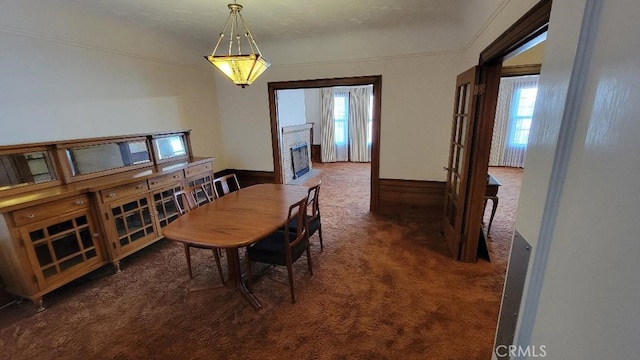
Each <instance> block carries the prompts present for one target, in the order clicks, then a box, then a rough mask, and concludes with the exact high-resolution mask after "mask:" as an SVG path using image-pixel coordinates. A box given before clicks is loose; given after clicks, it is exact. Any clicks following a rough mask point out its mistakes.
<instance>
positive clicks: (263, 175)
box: [215, 169, 276, 187]
mask: <svg viewBox="0 0 640 360" xmlns="http://www.w3.org/2000/svg"><path fill="white" fill-rule="evenodd" d="M232 173H233V174H236V176H237V177H238V182H239V183H240V187H249V186H251V185H256V184H273V183H275V182H276V175H275V173H274V172H273V171H256V170H237V169H224V170H221V171H217V172H216V173H215V177H216V178H218V177H220V176H224V175H227V174H232Z"/></svg>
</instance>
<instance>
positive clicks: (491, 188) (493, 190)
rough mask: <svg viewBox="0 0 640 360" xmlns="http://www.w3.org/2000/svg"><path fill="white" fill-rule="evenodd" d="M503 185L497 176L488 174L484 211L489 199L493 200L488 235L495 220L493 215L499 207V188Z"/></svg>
mask: <svg viewBox="0 0 640 360" xmlns="http://www.w3.org/2000/svg"><path fill="white" fill-rule="evenodd" d="M500 186H502V184H501V183H500V181H498V179H496V178H495V176H493V175H491V174H488V175H487V189H486V191H485V194H484V207H483V213H484V211H485V210H486V209H487V201H488V200H491V201H492V205H491V217H490V218H489V226H488V227H487V236H489V232H490V231H491V223H492V222H493V217H494V216H495V215H496V210H497V209H498V188H499V187H500Z"/></svg>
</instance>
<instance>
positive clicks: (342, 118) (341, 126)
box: [333, 93, 349, 144]
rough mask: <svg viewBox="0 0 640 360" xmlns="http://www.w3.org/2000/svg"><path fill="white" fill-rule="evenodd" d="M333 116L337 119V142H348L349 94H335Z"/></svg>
mask: <svg viewBox="0 0 640 360" xmlns="http://www.w3.org/2000/svg"><path fill="white" fill-rule="evenodd" d="M333 118H334V120H335V131H336V144H346V143H347V140H348V121H349V94H348V93H345V94H340V95H335V96H334V98H333Z"/></svg>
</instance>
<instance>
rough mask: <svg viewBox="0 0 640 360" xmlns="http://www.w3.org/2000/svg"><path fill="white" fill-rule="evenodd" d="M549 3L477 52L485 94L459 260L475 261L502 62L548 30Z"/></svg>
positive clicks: (545, 1)
mask: <svg viewBox="0 0 640 360" xmlns="http://www.w3.org/2000/svg"><path fill="white" fill-rule="evenodd" d="M551 3H552V0H541V1H540V2H539V3H537V4H536V5H535V6H534V7H533V8H531V10H529V11H528V12H527V13H526V14H524V15H523V16H522V17H521V18H520V19H519V20H518V21H516V22H515V23H514V24H513V25H511V26H510V27H509V28H508V29H507V30H506V31H505V32H504V33H502V35H500V36H499V37H498V38H497V39H496V40H494V41H493V42H492V43H491V44H490V45H489V46H487V48H485V49H484V50H483V51H482V52H481V53H480V56H479V60H478V65H479V67H480V83H481V84H484V88H485V92H484V94H482V96H480V98H479V99H478V106H477V107H476V122H475V129H474V131H473V134H474V136H473V142H472V145H471V153H472V156H471V160H470V164H469V166H470V169H469V174H470V175H469V179H468V182H467V187H468V192H467V198H466V201H465V210H466V211H465V222H464V227H463V229H462V249H461V251H460V254H461V258H460V260H462V261H466V262H474V261H476V259H477V253H478V244H479V239H480V232H481V230H482V229H481V226H480V224H481V223H482V216H483V212H484V211H483V210H484V209H483V203H484V195H485V190H486V185H487V172H488V171H489V157H490V153H491V140H492V137H493V124H494V120H495V114H496V106H497V103H498V89H499V87H500V77H501V70H502V60H503V58H504V57H505V56H507V55H509V54H510V53H512V52H513V51H515V50H516V49H518V48H519V47H521V46H522V45H524V44H526V43H527V42H529V41H531V40H533V39H534V38H535V37H537V36H538V35H540V34H542V33H544V32H545V31H547V28H548V26H549V17H550V15H551Z"/></svg>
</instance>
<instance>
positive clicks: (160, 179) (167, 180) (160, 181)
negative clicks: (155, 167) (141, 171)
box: [147, 171, 184, 190]
mask: <svg viewBox="0 0 640 360" xmlns="http://www.w3.org/2000/svg"><path fill="white" fill-rule="evenodd" d="M182 179H184V174H183V172H182V171H178V172H174V173H173V174H167V175H162V176H156V177H154V178H153V179H149V180H147V181H149V189H151V190H155V189H159V188H161V187H163V186H166V185H170V184H174V183H176V182H178V181H181V180H182Z"/></svg>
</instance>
